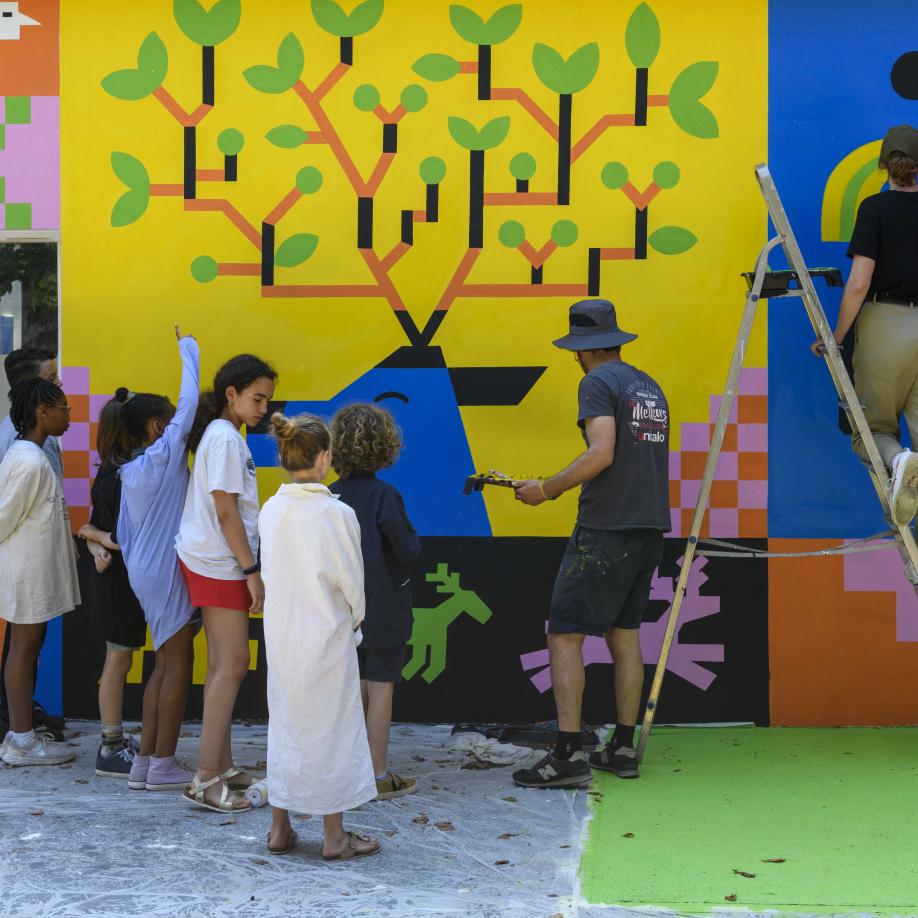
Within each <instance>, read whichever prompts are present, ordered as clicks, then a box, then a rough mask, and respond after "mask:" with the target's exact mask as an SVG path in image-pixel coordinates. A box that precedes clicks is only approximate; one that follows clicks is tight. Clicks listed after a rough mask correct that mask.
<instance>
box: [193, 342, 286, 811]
mask: <svg viewBox="0 0 918 918" xmlns="http://www.w3.org/2000/svg"><path fill="white" fill-rule="evenodd" d="M276 376H277V374H276V373H275V372H274V370H273V369H271V367H270V366H268V364H266V363H265V362H264V361H263V360H260V359H259V358H258V357H254V356H252V355H251V354H240V355H239V356H238V357H234V358H233V359H232V360H230V361H229V362H228V363H226V364H224V366H223V367H221V369H220V370H219V372H218V373H217V376H216V378H215V379H214V388H213V391H212V392H206V393H204V394H202V396H201V400H200V403H199V405H198V414H197V417H196V418H195V424H194V427H193V429H192V431H191V435H190V436H189V438H188V447H189V449H190V450H191V451H192V452H194V454H195V461H194V468H193V469H192V473H191V480H190V481H189V483H188V493H187V495H186V497H185V509H184V512H183V513H182V524H181V527H180V528H179V533H178V537H177V538H176V541H175V546H176V550H177V551H178V556H179V561H180V563H181V567H182V574H183V575H184V577H185V582H186V583H187V585H188V592H189V594H190V596H191V602H192V605H195V606H199V607H200V608H201V613H202V617H203V620H204V632H205V634H206V636H207V680H206V682H205V684H204V717H203V721H202V725H201V749H200V755H199V757H198V772H197V774H196V775H195V780H194V783H193V784H192V785H191V787H189V788H188V790H186V791H185V797H186V798H187V799H188V800H190V801H192V802H193V803H197V804H198V805H200V806H203V807H206V808H207V809H210V810H215V811H217V812H227V811H235V810H243V809H249V806H250V805H249V804H248V803H247V802H246V801H245V799H244V797H243V796H242V794H241V792H242V791H244V790H245V789H246V788H247V787H248V786H249V784H251V783H252V779H251V778H250V777H249V776H248V775H247V774H245V773H244V772H242V771H240V770H239V769H237V768H235V767H234V765H233V756H232V748H231V728H232V723H233V707H234V706H235V704H236V696H237V695H238V694H239V687H240V686H241V684H242V680H243V679H244V678H245V674H246V673H247V672H248V669H249V614H250V613H259V612H261V610H262V606H263V605H264V596H265V588H264V584H263V583H262V580H261V566H260V564H259V559H258V486H257V482H256V478H255V463H254V461H253V460H252V455H251V453H250V452H249V448H248V446H247V445H246V442H245V439H244V438H243V436H242V434H240V432H239V429H240V428H241V427H242V425H243V424H245V425H246V427H249V428H252V427H256V426H257V425H258V424H259V423H260V422H261V419H262V418H263V417H264V416H265V414H266V412H267V410H268V403H269V402H270V400H271V398H272V397H273V395H274V380H275V378H276Z"/></svg>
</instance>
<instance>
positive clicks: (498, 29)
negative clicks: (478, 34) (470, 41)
mask: <svg viewBox="0 0 918 918" xmlns="http://www.w3.org/2000/svg"><path fill="white" fill-rule="evenodd" d="M522 19H523V6H522V4H520V3H511V4H510V5H509V6H502V7H501V8H500V9H499V10H498V11H497V12H496V13H494V15H493V16H491V18H490V19H489V20H488V21H487V22H486V23H485V34H486V36H487V39H488V40H487V41H486V42H485V44H487V45H499V44H502V43H503V42H505V41H506V40H507V39H508V38H510V36H511V35H513V33H514V32H515V31H516V30H517V29H518V28H519V27H520V22H521V21H522Z"/></svg>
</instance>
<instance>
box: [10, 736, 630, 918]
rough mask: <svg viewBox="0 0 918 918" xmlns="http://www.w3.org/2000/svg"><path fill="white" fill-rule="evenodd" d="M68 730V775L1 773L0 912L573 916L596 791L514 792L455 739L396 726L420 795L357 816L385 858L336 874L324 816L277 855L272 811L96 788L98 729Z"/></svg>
mask: <svg viewBox="0 0 918 918" xmlns="http://www.w3.org/2000/svg"><path fill="white" fill-rule="evenodd" d="M70 728H71V735H70V736H69V741H70V742H71V743H72V744H73V745H74V748H75V749H76V751H77V758H76V761H74V762H73V763H72V764H71V765H66V766H58V767H39V768H10V767H2V768H0V788H2V794H0V890H2V896H0V915H10V916H23V918H25V916H28V918H38V916H68V918H69V916H99V918H102V916H105V918H116V916H117V918H122V916H133V915H143V916H147V918H205V916H206V918H212V916H213V918H218V916H219V918H267V916H271V918H277V916H287V915H290V916H294V915H295V916H309V918H332V916H334V918H337V916H386V915H397V916H400V918H407V916H418V918H420V916H433V915H463V916H489V918H490V916H520V918H523V916H525V918H529V916H533V918H541V916H544V918H549V916H556V915H562V916H565V918H568V916H572V915H574V914H576V911H575V908H576V907H575V904H574V901H573V894H574V889H575V883H576V871H577V866H578V863H579V858H580V848H579V846H580V841H581V834H582V827H583V824H584V822H585V818H586V812H587V805H586V804H587V797H586V794H585V792H584V791H578V792H570V791H562V792H550V793H546V792H544V791H535V790H522V789H520V788H515V787H514V786H513V784H512V781H511V779H510V774H509V772H510V771H511V770H512V767H500V768H488V769H481V770H478V769H464V768H462V767H461V765H462V764H463V763H464V762H468V761H469V757H468V756H467V755H464V754H461V753H459V752H456V751H453V750H452V749H451V747H450V734H449V728H447V727H428V726H411V725H399V726H396V727H395V728H394V729H393V735H392V747H393V753H392V757H391V765H392V767H393V769H394V770H396V771H398V772H399V773H400V774H403V775H407V776H411V777H415V778H417V779H418V783H419V785H420V790H419V792H418V793H417V794H415V795H413V796H410V797H404V798H401V799H398V800H392V801H386V802H384V803H372V804H367V805H365V806H363V807H361V808H360V809H358V810H356V811H354V812H352V813H351V814H349V815H347V816H346V817H345V824H346V826H347V827H348V828H351V829H355V830H357V831H360V832H362V833H365V834H369V835H372V836H375V837H378V838H379V839H380V841H381V842H382V844H383V850H382V852H381V853H380V854H379V855H376V856H374V857H371V858H366V859H361V860H352V861H350V862H346V863H340V864H328V863H325V862H323V861H322V860H321V859H320V856H319V855H320V846H321V833H322V823H321V820H320V819H308V818H300V819H296V820H295V821H294V825H295V827H296V829H297V832H298V833H299V836H300V842H299V845H298V846H297V848H296V850H295V852H294V853H293V854H291V855H289V856H286V857H273V856H268V855H267V854H266V853H265V835H266V833H267V831H268V826H269V822H270V811H269V809H268V808H267V807H265V808H261V809H257V810H253V811H250V812H247V813H243V814H240V815H238V816H235V817H233V816H229V815H222V814H218V813H212V812H209V811H207V810H203V809H197V808H195V807H193V806H192V805H191V804H188V803H186V802H185V801H184V800H182V799H181V798H180V797H179V795H178V794H172V793H141V792H137V791H130V790H128V788H127V782H125V781H119V780H117V779H108V778H96V777H95V775H94V767H95V752H96V748H97V744H98V725H97V724H93V723H80V722H72V723H71V724H70ZM196 734H197V730H196V728H189V729H188V730H187V731H186V732H185V733H183V735H182V739H181V741H180V745H179V757H180V758H182V757H184V758H185V759H186V761H188V762H194V759H195V752H196V747H197V740H196ZM233 735H234V746H235V757H236V760H237V762H238V763H240V764H242V765H245V766H247V767H249V768H250V769H252V770H253V771H254V772H256V773H258V772H259V771H263V769H264V763H265V758H266V745H265V744H266V741H267V734H266V728H265V727H264V726H252V727H236V728H235V729H234V731H233ZM603 913H604V914H613V912H611V911H608V910H603ZM622 914H624V913H622Z"/></svg>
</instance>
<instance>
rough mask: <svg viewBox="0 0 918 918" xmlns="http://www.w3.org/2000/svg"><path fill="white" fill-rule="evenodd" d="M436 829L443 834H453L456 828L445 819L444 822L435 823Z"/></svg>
mask: <svg viewBox="0 0 918 918" xmlns="http://www.w3.org/2000/svg"><path fill="white" fill-rule="evenodd" d="M434 828H435V829H440V830H441V831H442V832H452V831H453V830H454V829H455V828H456V827H455V826H454V825H453V824H452V823H451V822H450V821H449V820H448V819H444V820H443V821H442V822H435V823H434Z"/></svg>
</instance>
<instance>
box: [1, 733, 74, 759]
mask: <svg viewBox="0 0 918 918" xmlns="http://www.w3.org/2000/svg"><path fill="white" fill-rule="evenodd" d="M75 758H76V753H75V752H74V751H73V750H72V749H69V748H68V747H67V746H65V745H64V744H63V743H56V742H54V740H52V739H51V737H50V736H49V735H48V734H47V733H36V734H35V735H34V736H33V737H32V739H31V740H29V742H28V743H26V745H25V746H20V745H19V743H16V742H14V741H13V740H12V739H9V738H8V739H7V741H6V747H5V748H4V750H3V756H2V759H3V761H4V762H6V764H7V765H63V764H64V763H65V762H72V761H73V760H74V759H75Z"/></svg>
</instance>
